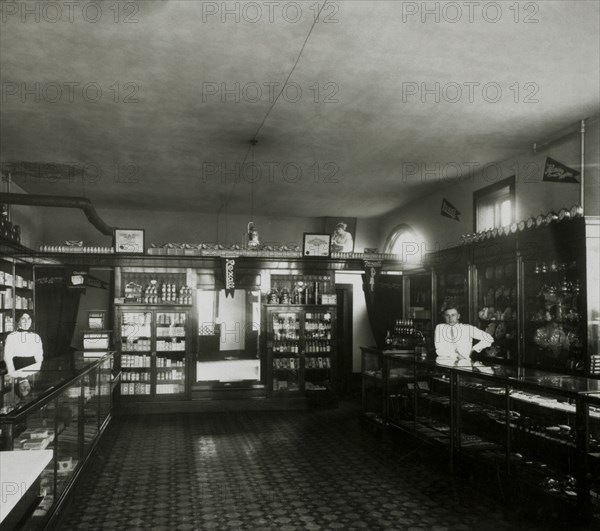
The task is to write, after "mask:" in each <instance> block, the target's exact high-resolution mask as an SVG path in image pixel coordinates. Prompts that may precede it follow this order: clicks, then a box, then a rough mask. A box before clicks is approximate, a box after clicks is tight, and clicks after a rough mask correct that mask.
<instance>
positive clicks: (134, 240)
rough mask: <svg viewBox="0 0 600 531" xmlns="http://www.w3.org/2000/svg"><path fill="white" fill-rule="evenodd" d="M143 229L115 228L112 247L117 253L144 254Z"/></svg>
mask: <svg viewBox="0 0 600 531" xmlns="http://www.w3.org/2000/svg"><path fill="white" fill-rule="evenodd" d="M144 240H145V231H144V229H115V232H114V247H115V253H117V254H144V253H145V252H146V247H145V241H144Z"/></svg>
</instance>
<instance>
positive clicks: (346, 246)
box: [323, 216, 356, 253]
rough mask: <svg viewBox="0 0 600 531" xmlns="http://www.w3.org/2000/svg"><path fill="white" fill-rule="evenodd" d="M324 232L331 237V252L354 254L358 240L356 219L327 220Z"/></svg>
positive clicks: (334, 218) (339, 218)
mask: <svg viewBox="0 0 600 531" xmlns="http://www.w3.org/2000/svg"><path fill="white" fill-rule="evenodd" d="M324 225H325V226H324V229H323V232H326V233H327V234H330V235H331V252H333V253H335V252H338V253H351V252H354V241H355V240H356V218H347V217H342V216H340V217H332V218H325V223H324Z"/></svg>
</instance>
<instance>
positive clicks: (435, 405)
mask: <svg viewBox="0 0 600 531" xmlns="http://www.w3.org/2000/svg"><path fill="white" fill-rule="evenodd" d="M384 367H385V369H384V374H385V376H386V382H385V384H384V386H385V389H386V393H387V407H386V410H385V413H386V418H385V424H386V426H389V427H396V428H399V429H401V430H403V431H408V432H409V433H412V434H413V435H414V436H416V437H418V438H419V439H421V440H423V441H424V442H427V443H430V444H435V445H437V446H442V447H444V448H446V449H447V450H448V451H450V450H451V447H452V445H451V442H452V438H451V431H450V428H451V412H452V409H451V407H450V398H451V393H450V384H451V382H450V378H449V374H450V373H449V372H448V371H446V370H445V368H444V367H436V366H435V364H428V363H421V361H420V360H418V359H417V358H415V356H414V355H411V354H386V355H385V357H384Z"/></svg>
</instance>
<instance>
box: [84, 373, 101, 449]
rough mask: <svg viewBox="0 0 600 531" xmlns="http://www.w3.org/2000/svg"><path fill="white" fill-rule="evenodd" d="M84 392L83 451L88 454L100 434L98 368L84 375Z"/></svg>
mask: <svg viewBox="0 0 600 531" xmlns="http://www.w3.org/2000/svg"><path fill="white" fill-rule="evenodd" d="M81 380H82V384H83V387H82V391H81V392H82V394H83V452H84V455H86V456H87V454H88V453H89V451H90V449H91V446H92V444H93V442H94V440H95V439H96V437H97V436H98V429H99V426H98V422H99V418H100V409H99V407H100V395H99V393H98V370H97V369H95V370H93V371H91V372H89V373H87V374H86V375H85V376H83V377H82V379H81Z"/></svg>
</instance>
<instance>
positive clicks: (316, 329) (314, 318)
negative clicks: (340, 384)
mask: <svg viewBox="0 0 600 531" xmlns="http://www.w3.org/2000/svg"><path fill="white" fill-rule="evenodd" d="M303 353H304V388H305V390H306V391H324V390H326V389H331V379H332V360H333V359H335V331H334V322H333V315H332V313H331V312H329V311H313V310H311V311H307V312H306V313H305V314H304V347H303Z"/></svg>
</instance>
